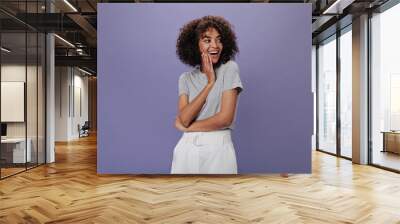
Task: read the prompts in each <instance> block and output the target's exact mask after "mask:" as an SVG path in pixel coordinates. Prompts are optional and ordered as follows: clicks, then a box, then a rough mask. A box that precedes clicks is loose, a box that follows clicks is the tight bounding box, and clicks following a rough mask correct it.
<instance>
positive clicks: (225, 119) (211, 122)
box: [184, 89, 238, 132]
mask: <svg viewBox="0 0 400 224" xmlns="http://www.w3.org/2000/svg"><path fill="white" fill-rule="evenodd" d="M237 96H238V90H237V89H231V90H227V91H224V92H223V94H222V101H221V110H220V111H219V112H218V113H216V114H215V115H214V116H211V117H209V118H207V119H204V120H200V121H195V122H193V124H191V125H190V126H189V127H188V128H186V130H184V131H187V132H192V131H215V130H220V129H223V128H226V127H229V126H230V125H231V124H232V121H233V119H234V117H235V112H236V103H237Z"/></svg>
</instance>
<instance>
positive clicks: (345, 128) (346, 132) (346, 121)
mask: <svg viewBox="0 0 400 224" xmlns="http://www.w3.org/2000/svg"><path fill="white" fill-rule="evenodd" d="M339 52H340V154H341V156H344V157H347V158H351V157H352V148H351V145H352V96H353V94H352V77H353V76H352V74H353V71H352V35H351V26H349V27H348V28H346V29H345V30H344V31H343V32H342V34H341V36H340V51H339Z"/></svg>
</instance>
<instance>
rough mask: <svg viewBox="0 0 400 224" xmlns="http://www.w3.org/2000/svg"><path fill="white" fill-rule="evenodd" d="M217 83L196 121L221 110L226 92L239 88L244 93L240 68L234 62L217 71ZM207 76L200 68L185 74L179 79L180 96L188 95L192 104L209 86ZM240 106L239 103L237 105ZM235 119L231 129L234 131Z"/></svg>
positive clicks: (220, 67)
mask: <svg viewBox="0 0 400 224" xmlns="http://www.w3.org/2000/svg"><path fill="white" fill-rule="evenodd" d="M215 74H216V81H215V84H214V86H213V87H212V89H211V91H210V92H209V93H208V96H207V99H206V102H205V103H204V105H203V108H202V109H201V111H200V113H199V115H198V116H197V118H196V119H195V120H196V121H197V120H204V119H206V118H209V117H211V116H213V115H215V114H216V113H218V112H219V111H220V109H221V100H222V93H223V92H224V91H225V90H230V89H235V88H239V92H241V91H242V89H243V85H242V82H241V80H240V76H239V67H238V65H237V64H236V62H234V61H228V62H226V63H225V64H222V65H221V66H219V67H218V68H217V69H216V70H215ZM207 82H208V80H207V76H206V75H205V74H204V73H202V72H201V71H200V67H199V66H197V67H195V69H194V70H192V71H190V72H185V73H183V74H182V75H181V76H180V77H179V95H181V94H186V95H188V97H189V102H191V101H192V100H193V99H194V98H195V97H196V96H197V95H198V94H199V93H200V92H201V91H202V90H203V89H204V87H205V86H206V85H207ZM236 105H238V103H237V104H236ZM234 123H235V119H234V120H233V122H232V124H231V126H229V127H228V128H229V129H233V127H234Z"/></svg>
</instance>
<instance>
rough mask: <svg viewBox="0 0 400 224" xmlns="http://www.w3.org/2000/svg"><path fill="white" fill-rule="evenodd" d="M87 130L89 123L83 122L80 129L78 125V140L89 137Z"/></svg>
mask: <svg viewBox="0 0 400 224" xmlns="http://www.w3.org/2000/svg"><path fill="white" fill-rule="evenodd" d="M89 129H90V125H89V121H85V123H84V124H83V125H82V127H81V126H80V125H79V124H78V130H79V138H80V137H87V136H89Z"/></svg>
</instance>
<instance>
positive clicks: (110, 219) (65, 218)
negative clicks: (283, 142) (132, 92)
mask: <svg viewBox="0 0 400 224" xmlns="http://www.w3.org/2000/svg"><path fill="white" fill-rule="evenodd" d="M56 151H57V153H56V158H57V162H56V163H55V164H51V165H46V166H41V167H39V168H36V169H33V170H30V171H28V172H26V173H22V174H19V175H16V176H14V177H10V178H8V179H5V180H2V181H0V223H213V224H217V223H371V224H380V223H383V224H386V223H400V175H399V174H395V173H391V172H387V171H384V170H380V169H377V168H374V167H369V166H359V165H353V164H351V162H350V161H347V160H343V159H338V158H335V157H333V156H330V155H326V154H323V153H319V152H313V173H312V174H311V175H291V176H289V178H283V177H280V176H279V175H240V176H228V177H226V176H225V177H223V176H214V177H207V176H187V177H172V176H129V175H117V176H98V175H97V174H96V138H95V137H89V138H84V139H82V140H80V141H76V142H70V143H68V144H58V145H57V150H56Z"/></svg>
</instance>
